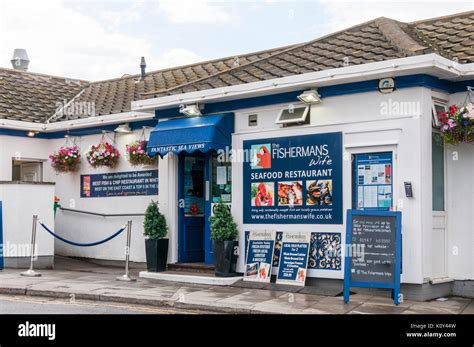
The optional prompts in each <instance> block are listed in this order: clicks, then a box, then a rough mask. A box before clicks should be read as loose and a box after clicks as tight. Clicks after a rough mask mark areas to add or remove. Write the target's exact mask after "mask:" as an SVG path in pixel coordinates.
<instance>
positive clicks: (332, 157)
mask: <svg viewBox="0 0 474 347" xmlns="http://www.w3.org/2000/svg"><path fill="white" fill-rule="evenodd" d="M243 147H244V153H248V154H249V158H248V159H249V162H246V163H244V169H243V175H244V179H243V182H244V187H243V188H244V190H243V198H244V204H243V205H244V212H243V214H244V215H243V219H244V223H248V224H342V133H340V132H338V133H326V134H313V135H303V136H291V137H279V138H267V139H259V140H250V141H244V143H243Z"/></svg>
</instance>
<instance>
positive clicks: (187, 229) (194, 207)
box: [178, 154, 206, 262]
mask: <svg viewBox="0 0 474 347" xmlns="http://www.w3.org/2000/svg"><path fill="white" fill-rule="evenodd" d="M205 159H206V158H205V157H204V156H201V155H194V154H193V155H187V154H182V155H180V158H179V235H178V236H179V238H178V239H179V241H178V242H179V250H178V260H179V262H204V228H205V224H206V223H205V215H206V208H205V183H204V177H205V163H206V160H205Z"/></svg>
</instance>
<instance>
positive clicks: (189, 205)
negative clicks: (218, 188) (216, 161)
mask: <svg viewBox="0 0 474 347" xmlns="http://www.w3.org/2000/svg"><path fill="white" fill-rule="evenodd" d="M183 183H184V185H183V186H184V188H183V189H184V190H183V193H184V194H183V195H184V214H185V216H190V217H202V216H204V158H201V157H185V158H184V182H183Z"/></svg>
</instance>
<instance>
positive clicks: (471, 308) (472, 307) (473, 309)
mask: <svg viewBox="0 0 474 347" xmlns="http://www.w3.org/2000/svg"><path fill="white" fill-rule="evenodd" d="M461 313H462V314H474V301H473V300H471V302H470V303H469V304H468V305H467V306H466V307H465V308H464V310H462V311H461Z"/></svg>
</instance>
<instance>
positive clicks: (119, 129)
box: [114, 123, 132, 134]
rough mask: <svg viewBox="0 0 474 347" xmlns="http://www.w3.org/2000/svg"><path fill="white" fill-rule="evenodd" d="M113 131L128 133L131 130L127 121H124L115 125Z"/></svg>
mask: <svg viewBox="0 0 474 347" xmlns="http://www.w3.org/2000/svg"><path fill="white" fill-rule="evenodd" d="M114 131H115V132H116V133H120V134H130V133H131V132H132V129H130V126H129V125H128V123H124V124H120V125H119V126H118V127H116V128H115V130H114Z"/></svg>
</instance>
